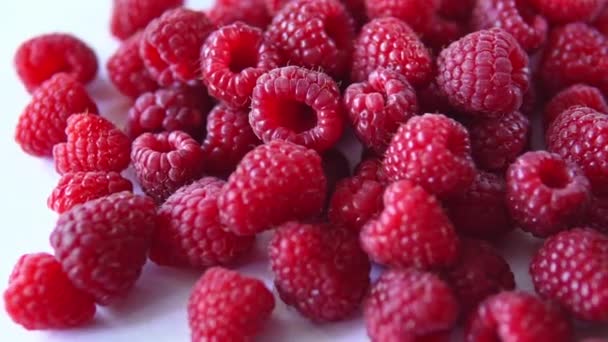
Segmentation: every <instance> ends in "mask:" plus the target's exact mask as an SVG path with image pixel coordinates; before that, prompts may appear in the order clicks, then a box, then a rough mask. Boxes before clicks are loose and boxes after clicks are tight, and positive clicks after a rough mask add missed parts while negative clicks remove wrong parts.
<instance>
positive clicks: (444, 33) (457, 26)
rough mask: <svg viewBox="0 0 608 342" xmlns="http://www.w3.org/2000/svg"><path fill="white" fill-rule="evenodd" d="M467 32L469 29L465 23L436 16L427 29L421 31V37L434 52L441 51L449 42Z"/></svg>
mask: <svg viewBox="0 0 608 342" xmlns="http://www.w3.org/2000/svg"><path fill="white" fill-rule="evenodd" d="M467 32H468V29H467V27H466V25H465V24H464V23H460V22H455V21H450V20H446V19H445V18H443V17H440V16H434V17H432V18H431V21H430V22H429V24H428V26H427V27H426V29H425V30H424V31H422V32H420V39H422V41H423V42H424V44H426V46H428V47H429V48H431V49H432V51H433V52H439V51H441V50H442V49H443V48H444V47H446V46H447V45H448V44H450V43H452V42H454V41H456V40H458V39H459V38H462V36H464V35H465V34H466V33H467Z"/></svg>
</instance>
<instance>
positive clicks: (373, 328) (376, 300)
mask: <svg viewBox="0 0 608 342" xmlns="http://www.w3.org/2000/svg"><path fill="white" fill-rule="evenodd" d="M458 313H459V308H458V302H457V300H456V298H455V297H454V294H453V293H452V291H451V290H450V288H449V286H448V285H447V284H446V283H445V282H443V281H442V280H441V279H439V278H438V277H437V276H436V275H434V274H431V273H425V272H420V271H416V270H413V269H406V270H389V271H385V272H384V273H383V274H382V275H381V276H380V278H379V279H378V281H377V282H376V284H374V286H373V287H372V291H371V293H370V295H369V296H368V298H367V299H366V301H365V308H364V312H363V315H364V318H365V325H366V327H367V334H368V335H369V337H370V338H371V340H372V341H373V342H385V341H435V340H434V339H433V337H434V336H435V335H436V334H438V333H441V332H449V331H450V330H451V329H452V328H453V327H454V326H455V325H456V320H457V319H458ZM446 341H447V340H446Z"/></svg>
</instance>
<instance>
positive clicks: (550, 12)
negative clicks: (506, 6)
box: [530, 0, 607, 24]
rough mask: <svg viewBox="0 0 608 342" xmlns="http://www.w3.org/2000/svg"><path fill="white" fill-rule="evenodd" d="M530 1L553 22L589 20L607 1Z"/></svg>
mask: <svg viewBox="0 0 608 342" xmlns="http://www.w3.org/2000/svg"><path fill="white" fill-rule="evenodd" d="M530 3H531V4H533V5H534V6H536V8H537V9H538V10H539V11H540V12H541V13H542V15H543V16H545V17H546V18H547V19H549V21H551V22H552V23H554V24H564V23H570V22H574V21H590V20H592V19H593V18H595V17H596V16H597V15H598V14H599V12H600V11H601V10H602V8H604V5H605V4H606V3H607V2H606V0H585V1H567V0H530Z"/></svg>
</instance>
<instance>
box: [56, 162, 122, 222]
mask: <svg viewBox="0 0 608 342" xmlns="http://www.w3.org/2000/svg"><path fill="white" fill-rule="evenodd" d="M122 191H133V184H131V182H130V181H129V180H128V179H125V178H123V177H122V176H121V175H120V174H119V173H117V172H104V171H96V172H75V173H66V174H65V175H63V176H62V177H61V179H60V180H59V183H58V184H57V186H56V187H55V189H53V192H52V193H51V195H50V196H49V198H48V201H47V204H48V206H49V208H51V209H52V210H54V211H56V212H58V213H60V214H61V213H63V212H65V211H68V210H70V209H72V207H74V206H75V205H78V204H82V203H85V202H88V201H90V200H94V199H96V198H100V197H104V196H107V195H110V194H113V193H115V192H122Z"/></svg>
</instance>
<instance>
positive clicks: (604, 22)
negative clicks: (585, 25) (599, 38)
mask: <svg viewBox="0 0 608 342" xmlns="http://www.w3.org/2000/svg"><path fill="white" fill-rule="evenodd" d="M593 25H594V26H595V28H596V29H597V30H598V31H600V32H601V33H602V34H603V35H604V36H606V37H608V5H606V7H604V10H602V12H601V13H600V15H598V17H597V19H596V20H595V22H594V23H593Z"/></svg>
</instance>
